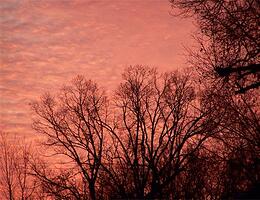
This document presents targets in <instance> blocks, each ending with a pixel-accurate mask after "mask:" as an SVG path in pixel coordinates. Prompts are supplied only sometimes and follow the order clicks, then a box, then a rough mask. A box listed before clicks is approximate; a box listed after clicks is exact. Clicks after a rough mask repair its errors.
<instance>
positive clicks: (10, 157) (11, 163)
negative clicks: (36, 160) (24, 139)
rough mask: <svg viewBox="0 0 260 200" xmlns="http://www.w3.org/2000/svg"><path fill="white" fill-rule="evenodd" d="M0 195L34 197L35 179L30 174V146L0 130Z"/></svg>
mask: <svg viewBox="0 0 260 200" xmlns="http://www.w3.org/2000/svg"><path fill="white" fill-rule="evenodd" d="M0 155H1V157H0V188H1V189H0V195H1V197H2V198H5V199H9V200H16V199H17V200H18V199H20V200H29V199H34V198H35V196H36V193H37V192H38V191H37V184H36V180H35V179H34V178H33V177H32V176H31V175H30V159H31V155H32V154H31V151H30V146H29V145H27V144H20V143H19V142H17V138H14V137H10V136H9V135H8V134H6V133H3V132H1V135H0Z"/></svg>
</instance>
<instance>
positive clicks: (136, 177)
mask: <svg viewBox="0 0 260 200" xmlns="http://www.w3.org/2000/svg"><path fill="white" fill-rule="evenodd" d="M171 3H172V5H173V6H175V7H178V8H180V9H181V11H183V13H182V14H188V15H189V14H191V15H192V16H194V17H195V19H196V20H197V22H198V27H199V29H200V30H201V33H200V34H198V35H197V39H198V42H199V44H200V46H201V50H200V51H199V52H194V51H192V52H191V59H190V61H191V64H192V66H193V68H190V69H185V70H182V71H179V72H177V71H174V72H169V73H160V72H158V70H157V69H155V68H150V67H145V66H142V65H137V66H130V67H128V68H126V69H125V71H124V73H123V80H122V82H121V84H120V85H119V86H118V87H117V89H116V90H115V91H114V92H113V95H111V96H108V95H107V94H106V92H105V91H104V89H102V88H100V87H99V86H98V85H97V84H96V83H95V82H93V81H91V80H86V79H85V78H84V77H82V76H78V77H76V78H75V79H74V80H73V81H72V82H71V84H68V85H66V86H64V87H63V88H62V89H60V91H59V92H57V93H56V94H55V95H52V94H49V93H47V94H45V95H43V96H42V97H41V99H40V100H38V101H36V102H34V103H33V104H32V109H33V111H34V115H35V116H34V123H33V128H34V130H35V132H36V134H37V135H38V136H40V137H42V138H43V140H44V142H43V144H42V146H39V147H38V146H37V148H38V149H40V150H41V151H42V153H41V154H40V153H36V150H35V149H36V146H35V145H33V146H30V145H27V144H26V143H25V142H22V141H20V142H19V143H18V142H17V139H14V140H11V139H10V138H9V136H8V135H7V134H5V133H2V132H1V143H0V149H1V154H0V155H1V157H0V158H1V159H0V169H1V171H0V172H1V175H0V196H1V197H2V198H4V199H10V200H16V199H22V200H25V199H82V200H83V199H84V200H86V199H91V200H96V199H259V198H260V196H259V184H260V182H259V176H260V160H259V158H260V121H259V118H260V115H259V102H260V101H259V96H260V95H259V90H258V89H257V88H258V87H259V53H260V48H259V46H260V45H259V44H260V43H259V38H260V35H259V33H260V32H259V24H260V21H259V19H260V17H259V15H260V9H259V8H260V4H259V2H258V1H256V0H248V1H243V0H241V1H235V0H234V1H233V0H229V1H225V0H220V1H203V0H201V1H200V0H187V1H186V0H185V1H184V0H172V1H171ZM194 69H197V71H196V73H195V72H194V71H195V70H194ZM189 71H190V72H189ZM193 72H194V73H193ZM197 72H198V73H197ZM219 80H221V82H220V81H219ZM23 143H25V145H24V144H23Z"/></svg>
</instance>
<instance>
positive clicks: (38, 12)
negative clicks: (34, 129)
mask: <svg viewBox="0 0 260 200" xmlns="http://www.w3.org/2000/svg"><path fill="white" fill-rule="evenodd" d="M169 10H170V5H169V3H168V2H167V1H166V2H164V3H163V2H161V1H112V2H111V1H80V0H78V1H66V0H64V1H61V0H54V1H53V0H46V1H18V0H17V1H16V0H14V1H9V0H8V1H1V3H0V12H1V13H2V17H1V19H0V30H1V35H0V38H1V43H0V48H1V51H2V52H1V68H0V77H1V78H0V85H1V87H0V92H1V102H0V108H1V116H0V117H1V119H0V124H1V127H4V128H5V129H7V130H12V131H14V130H17V131H18V132H19V131H21V130H22V131H26V130H27V131H29V132H30V130H29V128H28V127H30V124H29V123H30V118H31V114H30V108H29V106H28V102H30V101H31V100H33V99H35V98H37V97H38V96H40V95H41V93H43V92H44V91H47V90H51V91H55V90H57V89H58V88H59V87H60V86H61V85H62V84H63V83H66V82H68V80H70V79H71V78H72V77H74V76H76V75H77V74H83V75H85V76H87V77H88V78H91V79H94V80H96V81H97V82H99V83H100V84H101V85H102V86H104V87H107V86H109V88H107V89H111V88H115V87H116V84H117V83H118V82H119V81H120V79H121V72H122V70H123V68H124V67H126V66H128V65H130V64H145V65H152V66H158V67H161V68H162V69H165V70H168V69H170V68H173V66H182V65H184V61H183V60H182V59H183V58H182V57H181V56H180V54H181V52H182V51H183V50H182V48H181V46H182V44H183V43H189V42H190V40H189V39H188V38H189V33H190V30H192V25H191V23H190V22H188V21H184V20H180V19H175V18H173V17H172V16H170V15H169Z"/></svg>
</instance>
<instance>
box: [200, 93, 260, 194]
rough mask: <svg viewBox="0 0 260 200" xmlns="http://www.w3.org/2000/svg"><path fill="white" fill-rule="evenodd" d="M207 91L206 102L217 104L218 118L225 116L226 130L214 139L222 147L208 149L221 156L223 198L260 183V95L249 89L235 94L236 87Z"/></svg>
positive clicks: (219, 160)
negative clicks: (234, 88)
mask: <svg viewBox="0 0 260 200" xmlns="http://www.w3.org/2000/svg"><path fill="white" fill-rule="evenodd" d="M205 95H206V97H204V98H206V99H204V101H205V103H206V105H205V106H210V107H212V108H215V109H214V110H215V114H214V115H215V118H222V119H223V123H221V124H220V126H221V127H223V130H222V131H221V132H220V133H219V134H216V135H214V138H212V140H211V144H215V143H217V144H218V146H219V148H217V151H215V152H214V148H215V145H214V146H213V148H212V147H210V146H209V147H208V149H207V150H209V152H210V153H212V152H214V154H212V155H215V157H216V161H217V160H218V161H217V163H218V165H219V169H218V175H216V177H217V176H219V178H218V179H221V181H220V182H218V185H219V186H220V189H219V194H221V195H222V196H220V198H228V197H232V196H233V195H236V194H238V193H240V192H244V191H247V190H249V189H250V187H256V186H257V185H259V175H260V174H259V169H260V162H259V157H260V151H259V150H260V146H259V136H260V132H259V130H260V124H259V121H260V119H259V95H257V91H248V92H247V93H246V94H243V95H235V96H234V95H233V93H232V91H229V90H225V89H222V90H216V89H215V88H213V90H208V91H206V93H205ZM258 187H259V186H258Z"/></svg>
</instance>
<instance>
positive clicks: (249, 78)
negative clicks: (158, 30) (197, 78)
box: [171, 0, 260, 93]
mask: <svg viewBox="0 0 260 200" xmlns="http://www.w3.org/2000/svg"><path fill="white" fill-rule="evenodd" d="M171 3H172V6H173V7H177V8H179V9H181V14H184V15H186V14H188V15H192V16H194V17H195V19H196V21H197V23H198V27H199V29H200V31H201V34H199V35H198V36H197V38H198V41H199V43H200V48H201V49H200V52H199V53H197V52H192V56H193V57H194V58H195V61H193V62H195V64H196V65H197V66H198V67H199V69H200V70H201V72H202V73H203V74H204V76H210V75H213V78H214V79H215V77H214V76H215V75H218V77H219V78H221V79H223V80H224V82H225V83H229V84H230V85H231V86H232V87H235V88H236V92H237V93H244V92H246V91H248V90H250V89H254V88H258V87H259V86H260V74H259V72H260V64H259V62H260V40H259V38H260V31H259V24H260V3H259V1H257V0H219V1H205V0H171Z"/></svg>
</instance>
